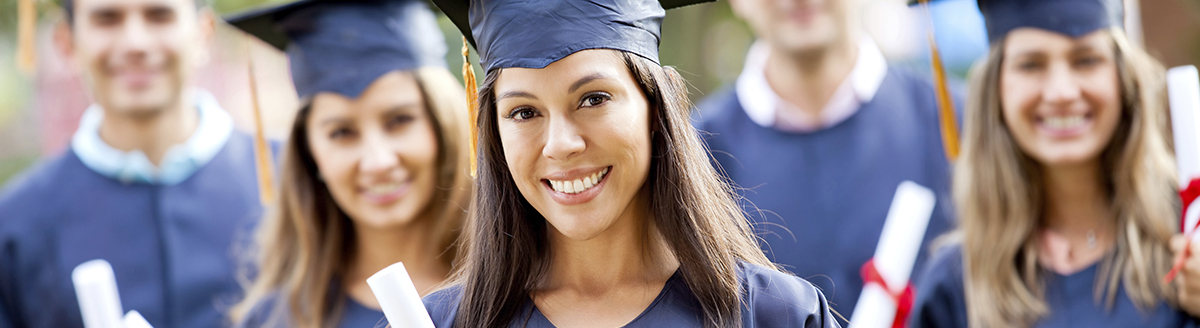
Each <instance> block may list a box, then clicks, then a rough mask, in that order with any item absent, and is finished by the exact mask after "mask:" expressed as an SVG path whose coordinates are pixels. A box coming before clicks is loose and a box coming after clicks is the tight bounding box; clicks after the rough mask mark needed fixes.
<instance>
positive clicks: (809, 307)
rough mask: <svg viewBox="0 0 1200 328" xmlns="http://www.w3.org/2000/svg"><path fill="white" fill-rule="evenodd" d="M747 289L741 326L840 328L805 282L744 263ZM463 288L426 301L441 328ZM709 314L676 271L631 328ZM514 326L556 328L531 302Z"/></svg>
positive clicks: (691, 321)
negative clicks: (704, 310)
mask: <svg viewBox="0 0 1200 328" xmlns="http://www.w3.org/2000/svg"><path fill="white" fill-rule="evenodd" d="M738 279H739V281H740V282H741V284H742V290H743V294H742V299H743V303H742V327H743V328H756V327H758V328H769V327H814V328H815V327H824V328H836V327H840V326H839V325H838V323H837V322H836V321H835V320H834V319H833V315H832V314H831V312H830V310H829V305H828V304H827V303H826V301H825V296H824V295H822V294H821V291H820V290H817V289H816V288H815V287H813V285H812V284H809V283H808V282H807V281H805V280H804V279H801V278H798V277H795V276H792V275H788V274H785V273H782V272H779V271H776V270H772V269H768V268H766V267H762V266H759V265H754V264H748V263H739V265H738ZM461 300H462V289H461V288H460V287H458V286H455V287H451V288H447V289H443V290H440V291H437V292H434V293H433V294H430V295H429V296H426V297H425V299H424V301H425V308H426V310H428V311H429V316H430V317H432V318H433V325H434V326H435V327H438V328H450V327H453V326H454V318H455V315H456V314H457V313H458V304H459V302H460V301H461ZM703 319H704V314H703V312H701V309H700V303H699V301H698V300H696V296H695V295H693V294H692V291H691V289H689V288H688V286H687V283H686V282H684V280H683V276H682V275H681V274H680V273H679V272H678V271H676V272H675V274H674V275H672V276H671V278H670V279H668V280H667V283H666V284H665V285H663V289H662V291H661V292H659V294H658V297H656V298H655V299H654V301H653V302H651V303H650V306H649V307H647V308H646V309H645V310H644V311H642V313H641V314H640V315H638V316H637V317H636V318H635V319H633V321H631V322H629V323H628V324H626V325H625V327H628V328H663V327H703V326H704V325H703ZM509 327H529V328H553V327H554V324H552V323H551V322H550V320H548V319H546V316H544V315H542V313H541V311H538V309H537V306H535V305H534V304H533V300H531V299H530V300H527V301H526V302H525V305H524V306H523V307H522V308H521V310H520V312H519V313H518V314H517V315H516V316H515V317H514V318H513V320H512V322H511V323H510V324H509Z"/></svg>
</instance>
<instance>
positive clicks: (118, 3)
mask: <svg viewBox="0 0 1200 328" xmlns="http://www.w3.org/2000/svg"><path fill="white" fill-rule="evenodd" d="M64 6H65V7H66V8H67V10H66V11H67V15H66V17H69V19H68V20H67V21H66V22H63V23H61V24H59V26H58V27H57V29H56V31H55V45H56V46H57V48H58V50H60V51H61V52H62V53H63V54H64V55H65V56H66V57H67V58H70V59H71V62H70V65H72V66H74V67H75V68H76V69H78V70H79V71H80V73H81V75H82V76H83V77H84V80H85V81H86V82H87V85H88V87H89V90H90V91H91V96H92V98H93V100H94V101H95V104H94V105H92V107H91V108H88V109H87V111H86V112H85V113H84V115H83V118H82V119H81V121H80V124H79V129H78V130H77V131H76V133H75V135H74V137H73V138H72V140H71V145H70V149H69V150H67V151H66V152H65V153H63V154H61V155H59V156H56V157H53V158H50V159H47V160H45V161H44V162H42V163H40V164H39V165H38V166H37V167H35V168H33V169H31V170H30V171H28V172H26V173H24V174H22V175H21V176H19V177H17V178H16V179H14V180H13V181H12V182H11V183H10V184H9V185H8V186H6V187H5V188H4V189H3V190H2V191H0V213H3V214H0V215H2V216H3V218H2V219H0V327H82V326H83V321H82V319H81V314H80V308H79V307H80V305H79V301H78V300H77V299H76V294H75V289H74V287H73V286H72V274H71V273H72V270H73V269H74V268H75V267H76V266H77V265H79V264H81V263H83V262H86V261H89V260H93V259H103V260H106V261H108V262H109V263H111V264H112V267H113V269H114V271H115V274H116V281H117V286H118V289H119V293H120V296H121V303H122V305H123V308H124V309H125V310H137V311H138V312H140V313H141V314H142V315H143V316H144V317H145V318H146V319H147V320H148V321H149V322H150V323H151V324H152V325H154V326H155V327H219V326H221V325H222V320H223V317H224V316H223V314H222V313H221V310H222V308H223V307H225V306H228V305H231V304H233V302H234V301H236V299H237V294H238V293H239V291H240V288H239V287H238V284H237V282H236V279H235V262H236V261H235V258H234V255H233V254H234V251H233V250H232V246H233V240H234V237H235V235H237V234H238V231H240V230H241V229H245V228H248V227H249V226H250V225H252V224H253V222H255V221H256V219H257V218H258V217H259V216H260V215H261V213H262V209H261V206H260V205H259V200H258V189H257V188H258V184H257V180H256V174H255V163H254V147H253V139H252V138H251V137H250V136H248V135H246V134H244V133H241V132H237V131H235V130H234V126H233V120H232V118H231V117H230V115H229V114H228V113H227V112H225V110H224V109H222V108H221V106H220V105H219V104H217V102H216V100H215V99H214V98H213V96H212V95H211V94H209V93H208V92H206V91H204V90H200V89H197V88H193V87H191V86H190V84H191V80H192V77H193V75H194V73H195V72H196V71H197V70H198V68H199V67H200V66H201V65H203V64H204V63H205V62H206V61H207V60H208V56H209V49H208V45H209V43H210V42H211V39H212V37H213V33H214V29H215V19H216V18H215V16H214V14H213V13H212V12H211V11H210V10H209V9H207V8H206V7H202V6H197V2H196V1H194V0H74V1H64Z"/></svg>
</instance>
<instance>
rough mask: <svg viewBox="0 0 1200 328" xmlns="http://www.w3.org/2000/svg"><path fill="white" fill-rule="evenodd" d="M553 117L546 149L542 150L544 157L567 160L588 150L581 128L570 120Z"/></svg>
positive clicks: (560, 116)
mask: <svg viewBox="0 0 1200 328" xmlns="http://www.w3.org/2000/svg"><path fill="white" fill-rule="evenodd" d="M563 116H565V115H559V117H551V119H550V127H549V129H550V131H549V133H547V136H546V147H544V148H542V156H545V157H546V158H549V159H554V160H560V161H561V160H566V159H568V158H571V156H574V155H575V154H578V153H581V152H583V150H584V149H585V148H587V145H586V143H584V141H583V136H582V135H580V134H579V127H578V126H577V125H576V124H575V122H572V121H571V120H570V119H569V118H567V117H563Z"/></svg>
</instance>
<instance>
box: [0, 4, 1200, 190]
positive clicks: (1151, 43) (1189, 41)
mask: <svg viewBox="0 0 1200 328" xmlns="http://www.w3.org/2000/svg"><path fill="white" fill-rule="evenodd" d="M834 1H838V0H834ZM858 1H863V2H864V3H865V5H864V6H863V11H862V13H861V15H862V17H863V20H862V21H863V22H865V24H866V26H865V29H866V31H868V33H869V34H870V35H871V36H872V37H873V38H874V39H875V41H876V43H878V44H879V46H880V48H881V49H882V50H883V51H884V54H885V55H886V56H887V57H888V58H889V61H890V63H891V65H895V66H901V67H904V68H906V69H911V70H915V71H922V72H928V70H929V68H928V62H929V60H928V43H927V41H926V40H927V35H928V31H927V28H928V27H929V26H931V25H932V26H934V28H935V35H936V39H937V42H938V43H939V45H940V49H941V51H942V56H943V58H944V59H945V61H946V62H945V64H946V66H947V68H948V71H949V72H951V73H952V74H953V75H954V76H955V78H957V79H958V80H959V81H961V80H962V79H963V78H965V76H966V73H967V71H968V70H969V68H970V66H971V64H972V63H973V62H974V61H975V60H976V59H978V58H979V57H980V56H982V55H983V54H984V53H985V51H986V49H987V44H986V37H985V35H984V26H983V21H982V18H981V17H980V16H979V12H978V9H976V6H975V0H949V1H940V2H938V3H936V4H934V5H932V6H931V7H930V9H929V11H928V12H926V11H925V10H923V9H921V8H917V7H913V8H909V7H907V6H905V5H904V2H905V1H904V0H858ZM35 2H36V3H37V9H38V16H39V19H38V30H37V38H36V40H37V68H36V72H35V73H34V74H22V73H19V72H18V71H17V68H16V65H15V63H14V60H13V58H14V57H15V53H16V51H15V49H16V39H17V28H16V27H17V15H16V11H17V0H0V184H3V183H4V182H5V181H7V180H8V179H10V178H12V177H13V176H14V175H15V174H18V173H19V172H21V171H22V170H23V169H25V168H27V167H28V166H29V165H32V164H34V163H36V162H37V161H38V160H39V159H41V158H43V157H47V156H51V155H54V154H58V153H60V152H62V151H63V149H64V148H65V147H66V145H67V143H68V142H69V140H70V138H71V135H72V134H73V133H74V131H75V129H76V127H77V126H78V122H79V117H80V115H82V113H83V111H84V109H85V108H86V107H87V106H88V105H89V104H90V103H91V100H90V97H89V95H88V91H87V88H86V87H85V86H84V85H83V83H82V82H81V79H80V78H79V76H78V74H77V73H76V72H75V71H74V69H73V68H72V67H71V66H69V65H68V64H67V63H66V62H65V61H64V60H63V58H61V57H60V56H59V55H58V54H57V52H56V51H55V49H54V47H53V46H52V44H51V41H50V39H51V33H52V30H53V26H54V24H57V23H58V22H59V19H60V17H61V10H60V9H59V7H58V0H35ZM286 2H289V1H288V0H282V1H273V0H210V3H211V5H212V8H213V9H214V10H215V11H216V12H217V13H218V14H220V15H227V14H230V13H236V12H240V11H243V10H247V9H251V8H256V7H261V6H269V5H273V4H279V3H286ZM1126 3H1127V7H1129V10H1128V11H1127V15H1128V16H1129V17H1127V21H1128V23H1127V26H1129V30H1130V34H1131V35H1132V37H1133V39H1134V40H1135V41H1139V40H1140V41H1139V42H1143V43H1144V45H1145V46H1146V47H1147V49H1149V50H1150V53H1151V54H1153V55H1155V56H1156V57H1157V58H1158V59H1159V60H1161V61H1162V62H1163V63H1164V64H1165V65H1166V66H1168V67H1171V66H1177V65H1185V64H1191V65H1197V64H1200V1H1198V0H1142V1H1130V0H1126ZM930 17H932V18H930ZM439 23H440V25H441V27H442V31H443V33H444V34H445V36H446V42H447V44H448V45H449V47H448V48H449V49H451V51H450V53H449V54H448V55H447V61H448V63H449V65H450V68H451V69H450V70H451V71H452V72H454V73H455V74H456V75H457V74H461V72H460V71H461V70H460V69H459V68H460V67H461V66H462V58H461V55H460V53H459V49H461V47H462V41H461V34H459V32H458V30H457V29H455V28H454V27H453V25H452V24H451V23H450V21H449V20H448V19H446V18H445V17H444V16H443V17H440V20H439ZM662 40H663V41H662V45H661V59H662V62H663V64H665V65H672V66H675V67H676V68H677V69H678V70H679V71H680V72H682V73H683V75H684V77H685V78H687V80H688V82H689V83H690V85H691V94H692V99H693V100H694V101H699V100H701V99H703V98H704V96H705V95H706V94H709V93H711V92H713V91H714V90H717V89H719V88H721V87H723V86H725V85H727V84H729V83H731V82H732V81H733V80H734V79H736V78H737V75H738V73H739V72H740V70H741V68H742V62H743V56H744V55H745V52H746V49H748V48H749V46H750V44H751V43H752V42H753V36H752V34H751V32H750V30H749V28H748V27H747V26H746V24H745V23H743V22H742V21H740V20H738V19H737V18H736V17H734V15H733V13H732V12H731V11H730V9H729V5H728V3H726V2H725V1H719V2H716V3H709V4H704V5H697V6H691V7H687V8H683V9H677V10H672V11H669V12H668V15H667V18H666V20H665V22H664V25H663V38H662ZM212 53H213V56H212V58H211V60H210V61H209V63H208V64H207V67H206V68H205V69H202V70H201V71H200V73H199V74H198V77H197V79H196V81H195V82H196V83H195V84H196V85H197V86H199V87H202V88H205V89H208V90H209V91H212V93H213V94H214V95H216V96H217V98H218V100H219V101H220V102H221V104H222V105H223V106H224V107H225V108H226V109H227V110H229V111H230V112H231V114H233V116H234V118H235V120H237V122H238V126H239V128H241V129H244V130H246V131H252V130H251V127H252V126H253V125H251V122H252V121H251V108H252V107H251V99H252V98H251V95H250V93H249V82H248V81H249V76H250V72H249V71H248V69H247V67H249V63H250V60H248V58H253V63H254V76H255V78H256V79H257V81H258V82H257V86H258V93H259V95H258V98H259V104H260V106H261V109H262V110H263V113H264V121H265V124H266V132H267V135H268V136H270V137H272V138H275V139H282V138H283V137H284V136H285V135H286V133H287V129H288V127H289V126H290V125H291V120H292V115H293V113H294V112H295V110H296V108H297V106H298V101H297V99H296V93H295V90H294V89H293V88H292V86H291V83H290V80H289V77H288V70H287V61H286V58H285V57H284V56H283V54H282V53H280V52H278V51H276V50H274V49H273V48H271V47H269V46H267V45H265V44H262V43H259V42H257V41H251V40H249V38H247V37H245V36H244V35H243V34H242V33H240V32H239V31H238V30H236V29H234V28H232V27H229V26H227V25H222V26H221V27H219V29H218V33H217V37H216V40H215V41H214V44H213V45H212ZM472 60H473V61H477V60H478V59H477V58H472ZM476 72H477V74H482V72H481V71H480V70H479V69H478V66H476Z"/></svg>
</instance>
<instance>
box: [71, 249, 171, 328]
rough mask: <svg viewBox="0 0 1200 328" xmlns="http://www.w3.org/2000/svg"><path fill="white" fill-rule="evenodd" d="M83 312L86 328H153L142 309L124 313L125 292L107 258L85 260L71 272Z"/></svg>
mask: <svg viewBox="0 0 1200 328" xmlns="http://www.w3.org/2000/svg"><path fill="white" fill-rule="evenodd" d="M71 281H72V282H73V283H74V284H75V295H76V298H78V299H79V312H80V314H82V315H83V326H84V327H86V328H153V327H152V326H150V323H149V322H146V318H144V317H142V314H141V313H138V311H129V313H127V314H125V315H123V316H122V315H121V311H122V310H121V295H120V294H119V293H117V278H116V275H115V274H114V273H113V268H112V265H111V264H109V263H108V261H105V260H99V259H97V260H91V261H87V262H83V264H80V265H79V266H76V267H75V270H74V271H71Z"/></svg>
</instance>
